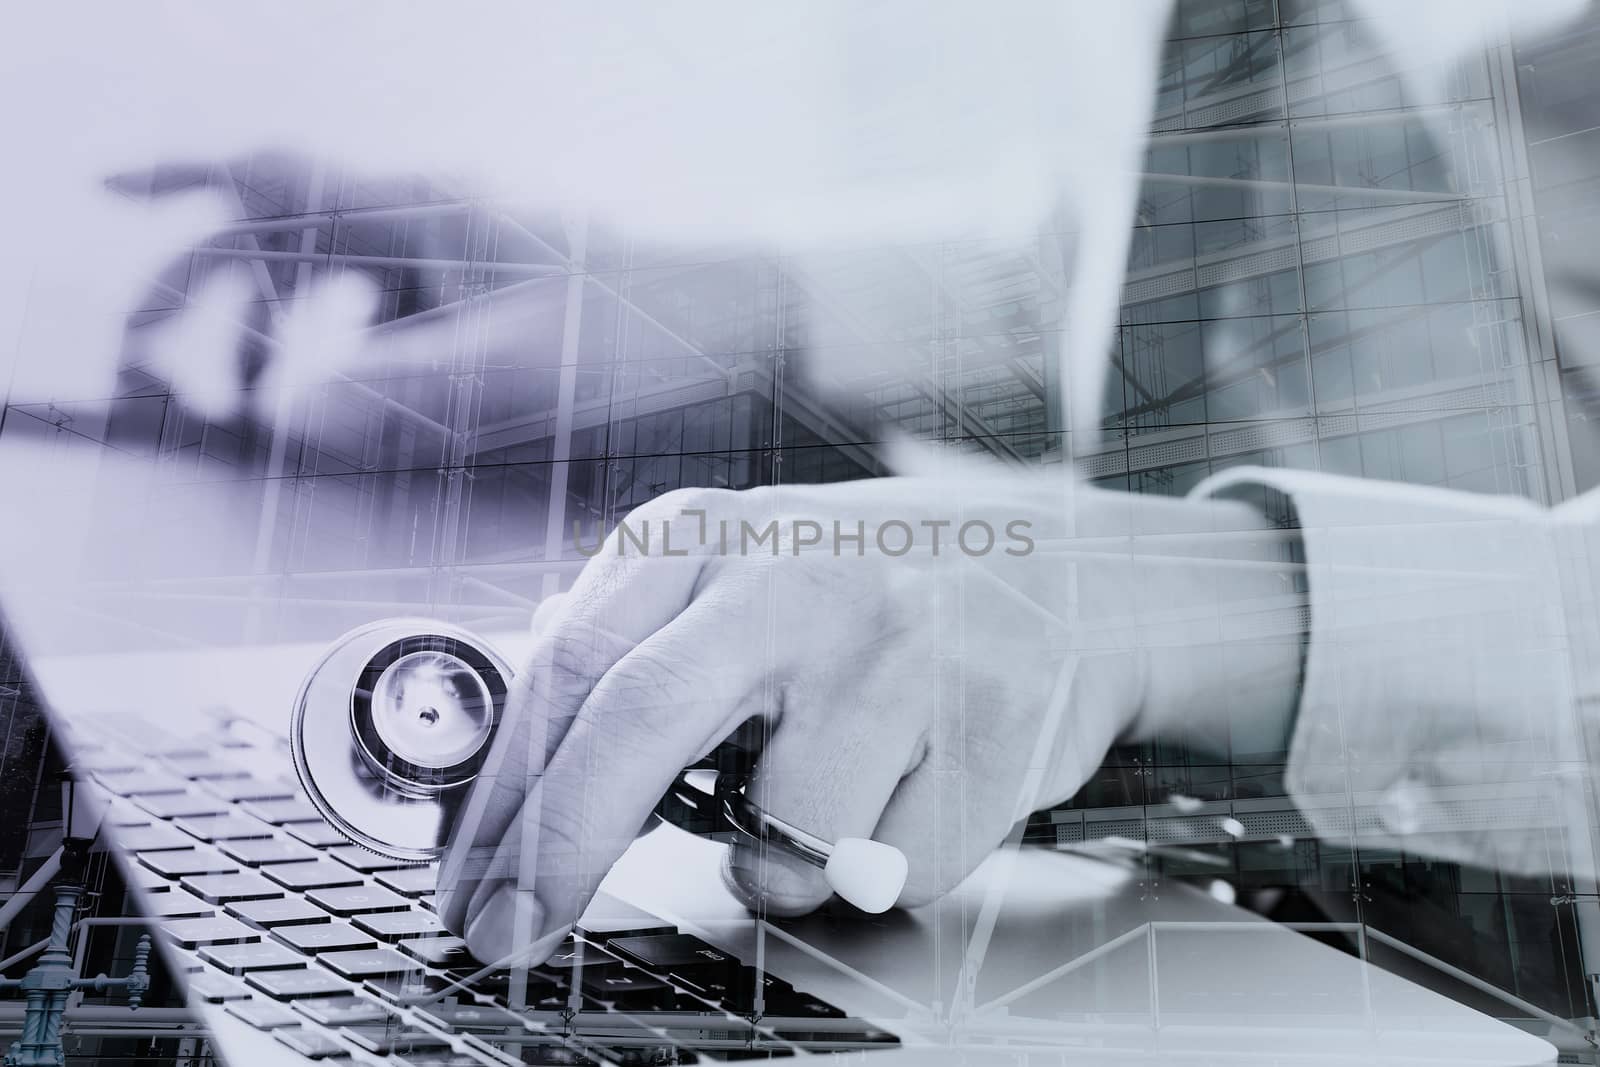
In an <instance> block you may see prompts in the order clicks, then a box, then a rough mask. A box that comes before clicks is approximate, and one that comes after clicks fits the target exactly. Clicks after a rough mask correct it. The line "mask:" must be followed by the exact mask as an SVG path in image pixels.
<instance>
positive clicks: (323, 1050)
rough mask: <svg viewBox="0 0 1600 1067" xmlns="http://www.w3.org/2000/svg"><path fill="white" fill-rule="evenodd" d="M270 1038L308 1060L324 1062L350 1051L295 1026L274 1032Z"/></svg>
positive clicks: (317, 1034)
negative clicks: (275, 1039)
mask: <svg viewBox="0 0 1600 1067" xmlns="http://www.w3.org/2000/svg"><path fill="white" fill-rule="evenodd" d="M272 1036H273V1037H275V1038H277V1039H278V1040H279V1041H281V1042H283V1043H284V1044H285V1045H288V1046H289V1047H290V1048H292V1049H294V1050H295V1051H296V1052H298V1053H300V1055H302V1056H304V1057H306V1059H310V1060H326V1059H334V1058H338V1057H341V1056H348V1055H350V1050H349V1049H348V1048H347V1047H345V1046H344V1045H341V1044H339V1042H337V1041H335V1040H333V1039H332V1038H330V1037H324V1036H323V1035H321V1034H319V1033H315V1032H314V1031H311V1030H307V1029H306V1028H305V1027H303V1026H297V1027H295V1028H294V1029H292V1030H291V1029H289V1028H288V1027H284V1028H283V1029H281V1030H274V1031H272Z"/></svg>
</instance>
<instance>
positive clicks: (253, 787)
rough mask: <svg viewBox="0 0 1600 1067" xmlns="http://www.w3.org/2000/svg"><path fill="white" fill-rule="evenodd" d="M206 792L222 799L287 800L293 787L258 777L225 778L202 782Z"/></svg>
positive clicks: (292, 791)
mask: <svg viewBox="0 0 1600 1067" xmlns="http://www.w3.org/2000/svg"><path fill="white" fill-rule="evenodd" d="M201 785H202V786H203V787H204V788H205V790H206V792H208V793H211V794H212V795H213V796H218V797H221V798H222V799H223V800H228V801H233V800H289V799H291V798H292V797H293V796H294V787H293V786H290V785H288V784H286V783H284V782H266V781H262V780H261V779H260V778H225V779H222V780H220V781H210V782H202V783H201Z"/></svg>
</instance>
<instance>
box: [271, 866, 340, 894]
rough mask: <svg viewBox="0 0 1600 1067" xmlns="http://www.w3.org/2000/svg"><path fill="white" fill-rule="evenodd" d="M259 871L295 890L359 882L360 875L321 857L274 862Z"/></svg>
mask: <svg viewBox="0 0 1600 1067" xmlns="http://www.w3.org/2000/svg"><path fill="white" fill-rule="evenodd" d="M261 873H262V874H264V875H266V876H267V877H268V878H270V879H271V880H272V881H274V882H277V883H278V884H279V885H281V886H283V887H284V888H285V889H293V890H296V891H300V890H305V889H327V888H330V887H333V886H348V885H360V884H361V876H360V875H359V874H357V873H356V872H355V871H352V870H351V869H350V868H348V867H341V866H340V865H339V864H337V863H334V862H333V861H331V860H322V859H317V860H311V861H309V862H307V863H274V864H272V865H270V866H267V867H263V868H261Z"/></svg>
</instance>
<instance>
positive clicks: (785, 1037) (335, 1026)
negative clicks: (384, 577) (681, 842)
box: [73, 715, 899, 1067]
mask: <svg viewBox="0 0 1600 1067" xmlns="http://www.w3.org/2000/svg"><path fill="white" fill-rule="evenodd" d="M85 735H87V736H85ZM284 744H285V743H284V742H283V741H282V740H280V739H277V738H274V737H273V736H271V735H270V734H269V733H267V732H265V731H263V730H261V729H260V728H259V727H256V726H254V725H251V724H243V723H236V724H232V725H230V724H228V723H227V722H225V721H220V720H219V722H218V724H217V729H216V733H215V735H214V736H209V737H204V738H198V739H197V738H194V737H184V738H178V737H175V736H172V735H170V734H168V733H166V732H165V731H163V730H161V729H159V728H158V727H156V726H154V725H153V724H150V723H147V722H145V721H143V720H142V719H139V718H136V717H132V716H121V715H119V716H106V717H103V718H98V719H94V720H91V721H89V722H87V723H81V724H77V725H76V729H75V730H74V734H73V751H74V754H75V757H76V759H75V763H74V766H75V767H76V768H77V769H78V771H79V772H80V773H83V772H89V773H91V774H92V775H93V777H94V778H95V780H96V781H98V782H99V783H100V784H101V785H102V786H103V787H104V788H105V789H106V790H107V791H108V792H109V793H110V794H111V795H112V798H113V799H112V805H111V808H110V809H109V810H108V812H107V815H106V822H107V825H108V826H109V827H112V830H111V831H110V832H111V834H112V837H113V840H114V843H115V845H116V847H117V848H118V849H119V850H121V851H123V852H124V853H125V854H126V855H125V858H126V859H127V860H128V861H129V865H128V873H129V875H130V881H133V882H135V883H136V884H139V885H141V886H142V887H143V888H144V889H145V890H146V893H145V897H144V900H145V903H146V910H147V912H148V913H149V914H150V915H151V917H152V918H153V919H154V920H155V925H156V926H157V929H158V930H159V931H160V934H161V936H162V937H163V938H164V939H165V940H166V941H167V942H168V943H169V944H170V945H171V946H172V948H173V949H174V950H175V951H176V953H177V955H178V956H179V957H180V958H181V959H182V961H183V962H182V965H183V966H184V967H185V968H186V969H187V970H188V972H189V973H188V974H187V976H186V981H187V986H188V989H189V996H190V999H191V1001H195V1000H198V1001H204V1002H207V1003H212V1004H220V1005H222V1006H223V1007H224V1010H226V1011H227V1012H228V1014H230V1015H232V1016H234V1017H236V1018H237V1019H239V1020H240V1021H242V1022H244V1023H245V1024H246V1025H248V1026H251V1027H254V1028H255V1029H257V1030H261V1031H264V1032H267V1033H270V1034H271V1035H272V1036H273V1038H275V1039H276V1040H278V1041H279V1042H281V1043H282V1044H283V1045H285V1046H286V1047H287V1048H289V1049H292V1050H294V1051H295V1052H298V1053H299V1054H300V1055H302V1056H305V1057H308V1058H311V1059H317V1060H322V1059H340V1058H345V1057H351V1056H357V1057H359V1058H362V1059H371V1058H373V1057H374V1056H377V1057H382V1058H383V1059H384V1060H385V1061H386V1062H390V1063H394V1064H397V1065H399V1067H405V1065H415V1067H424V1065H455V1064H486V1063H503V1064H579V1063H623V1064H674V1063H695V1062H703V1061H707V1060H711V1061H715V1060H748V1059H766V1058H781V1057H785V1056H789V1055H792V1054H794V1053H795V1052H796V1051H801V1050H804V1051H807V1052H811V1053H817V1052H846V1051H856V1050H864V1049H878V1048H892V1047H895V1046H897V1045H898V1044H899V1042H898V1039H897V1038H895V1037H894V1036H893V1035H892V1034H889V1033H886V1032H884V1031H881V1030H878V1029H876V1028H875V1027H873V1026H872V1025H870V1024H868V1023H866V1022H864V1021H862V1020H859V1019H851V1018H849V1017H847V1016H846V1014H845V1013H844V1012H843V1011H841V1010H839V1009H838V1008H836V1007H834V1006H833V1005H831V1004H829V1003H827V1002H825V1001H823V1000H821V999H820V998H818V997H815V996H812V995H811V994H809V993H806V992H804V991H802V990H798V989H795V988H794V987H793V986H791V985H790V984H789V983H787V982H785V981H783V980H782V979H781V978H777V977H774V976H773V975H770V974H760V973H758V972H757V971H755V970H754V969H753V968H750V967H746V966H744V965H743V964H741V963H740V962H739V961H738V960H737V959H734V958H733V957H731V956H729V955H728V954H726V953H724V952H722V951H721V950H719V949H717V948H715V947H714V946H712V945H710V944H708V943H706V942H704V941H701V940H700V939H698V938H695V937H692V936H690V935H688V934H684V933H680V932H679V931H678V930H676V929H674V928H672V927H669V926H661V927H658V928H648V929H637V930H628V931H621V932H608V933H599V932H589V931H585V930H581V929H580V930H578V931H576V932H575V933H574V934H573V935H572V936H570V937H569V938H568V939H567V940H566V942H565V943H564V944H563V945H562V946H561V948H560V949H558V950H557V952H556V953H555V954H554V955H553V956H552V957H551V959H550V960H549V961H547V962H546V963H545V964H543V965H541V966H538V967H532V968H527V969H520V968H519V969H518V970H517V971H515V972H513V971H500V972H491V973H488V974H483V975H479V974H478V972H479V971H481V970H482V967H481V966H480V965H479V964H478V963H477V961H476V960H474V959H473V958H472V957H471V955H470V954H469V953H468V952H467V950H466V946H465V944H464V943H463V942H462V941H461V939H460V938H457V937H454V936H451V935H450V934H449V932H448V931H446V930H445V929H444V927H443V926H442V925H441V924H440V922H439V920H438V917H437V916H436V915H435V914H434V904H433V892H434V882H435V876H436V866H435V865H433V864H421V865H413V864H407V863H405V862H403V861H399V860H391V859H386V858H384V857H381V856H378V855H376V854H375V853H372V852H369V851H367V850H366V849H363V848H360V847H358V846H355V845H352V844H349V843H348V842H347V841H346V840H345V839H344V838H343V837H342V836H340V835H339V834H338V833H337V832H336V831H334V830H333V829H332V828H331V827H329V826H328V825H327V824H326V823H325V822H324V821H323V820H322V818H321V817H320V816H319V815H318V814H317V812H316V810H315V809H314V808H312V806H311V805H310V803H309V802H308V801H307V800H306V799H305V797H304V795H303V794H302V793H301V790H300V787H299V784H298V782H297V781H296V780H295V777H294V772H293V769H292V767H291V766H290V763H289V760H288V754H287V750H286V748H285V747H284ZM138 754H142V755H138Z"/></svg>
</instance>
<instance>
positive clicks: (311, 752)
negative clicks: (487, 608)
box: [289, 619, 512, 862]
mask: <svg viewBox="0 0 1600 1067" xmlns="http://www.w3.org/2000/svg"><path fill="white" fill-rule="evenodd" d="M511 677H512V675H511V669H510V668H509V667H508V666H507V665H506V663H505V662H504V661H503V660H502V659H501V658H500V656H499V655H498V654H497V653H496V652H495V651H494V650H493V649H492V648H490V647H489V646H488V645H486V644H484V643H483V642H482V641H481V640H479V639H478V638H476V637H474V636H473V635H472V634H469V633H467V632H466V631H464V630H460V629H458V628H456V627H453V626H449V625H447V624H444V623H440V622H435V621H432V620H428V619H392V620H385V621H383V622H379V623H374V624H372V625H370V626H363V627H360V628H359V629H356V630H352V631H350V632H349V633H347V634H345V635H344V636H343V637H341V638H339V639H338V640H337V641H336V642H334V644H333V646H332V647H331V648H330V649H329V650H328V652H327V653H326V654H325V655H324V656H323V658H322V659H321V660H320V661H319V662H318V663H317V665H316V666H315V667H313V668H312V669H311V671H310V673H309V674H308V675H307V676H306V680H305V682H304V683H303V684H302V685H301V688H300V695H299V697H298V699H297V700H296V701H295V706H294V713H293V716H292V718H291V721H290V730H289V743H290V748H291V750H292V752H293V755H294V764H295V769H296V771H297V772H298V773H299V775H300V781H301V784H302V785H303V786H304V787H305V790H306V793H307V795H308V796H309V797H310V799H311V802H312V804H313V805H314V806H315V807H316V809H317V810H318V811H319V812H320V813H321V814H322V816H323V817H324V818H326V819H327V820H328V822H329V823H330V824H331V825H332V826H333V827H334V828H335V829H337V830H338V831H339V832H340V833H342V834H344V835H345V836H346V837H348V838H349V839H350V840H351V841H353V842H355V843H356V844H358V845H362V846H364V847H366V848H369V849H371V850H372V851H374V852H378V853H381V854H383V855H385V856H391V857H394V858H396V859H403V860H416V861H419V862H420V861H424V860H429V859H433V858H435V857H437V856H438V855H439V854H440V853H441V852H443V851H444V847H445V845H446V844H447V843H448V841H449V837H450V833H451V830H452V828H453V826H454V823H455V818H456V813H457V812H458V810H459V808H460V805H461V802H462V800H463V799H464V797H465V795H466V792H467V789H468V787H469V786H470V785H471V783H472V781H473V780H474V779H475V778H476V777H477V775H478V771H479V769H480V768H481V767H482V765H483V761H484V759H485V758H486V757H487V756H488V753H489V748H490V745H491V743H492V742H493V740H494V734H495V730H496V728H497V727H498V726H499V724H500V721H501V719H502V717H503V716H504V713H505V704H506V694H507V691H508V687H509V685H510V681H511Z"/></svg>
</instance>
